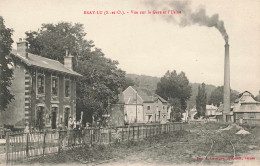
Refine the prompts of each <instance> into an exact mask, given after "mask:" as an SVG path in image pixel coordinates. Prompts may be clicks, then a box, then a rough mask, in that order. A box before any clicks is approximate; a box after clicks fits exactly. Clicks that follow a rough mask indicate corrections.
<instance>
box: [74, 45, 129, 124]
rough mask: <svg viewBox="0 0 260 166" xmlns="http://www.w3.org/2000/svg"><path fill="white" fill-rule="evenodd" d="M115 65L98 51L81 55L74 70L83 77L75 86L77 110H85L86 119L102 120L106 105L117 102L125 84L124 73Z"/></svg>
mask: <svg viewBox="0 0 260 166" xmlns="http://www.w3.org/2000/svg"><path fill="white" fill-rule="evenodd" d="M117 65H118V62H117V61H112V60H111V59H107V58H105V57H104V54H103V53H102V52H101V50H100V49H96V50H95V51H93V52H90V53H86V54H82V55H81V57H80V58H79V63H78V65H77V66H76V68H75V70H76V71H77V72H79V73H81V74H82V75H83V76H84V77H83V78H82V79H81V81H79V82H78V84H77V110H79V111H80V110H86V111H87V116H88V117H92V116H94V117H95V119H96V120H98V119H100V120H103V117H102V115H103V114H104V112H105V111H106V109H107V107H108V105H109V104H110V103H116V102H117V101H118V94H119V93H120V91H121V90H122V88H123V86H124V84H125V82H126V80H125V72H124V71H122V70H120V69H118V68H117ZM86 101H87V102H86ZM85 115H86V114H85ZM87 120H88V122H91V121H92V120H91V119H90V118H89V119H87ZM83 123H84V122H83Z"/></svg>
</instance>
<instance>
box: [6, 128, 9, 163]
mask: <svg viewBox="0 0 260 166" xmlns="http://www.w3.org/2000/svg"><path fill="white" fill-rule="evenodd" d="M8 153H9V132H7V133H6V164H7V163H8V160H9V158H8V157H9V156H8Z"/></svg>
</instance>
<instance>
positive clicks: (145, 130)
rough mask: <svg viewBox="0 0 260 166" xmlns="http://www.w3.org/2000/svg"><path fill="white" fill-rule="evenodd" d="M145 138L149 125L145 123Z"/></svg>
mask: <svg viewBox="0 0 260 166" xmlns="http://www.w3.org/2000/svg"><path fill="white" fill-rule="evenodd" d="M145 138H147V125H145Z"/></svg>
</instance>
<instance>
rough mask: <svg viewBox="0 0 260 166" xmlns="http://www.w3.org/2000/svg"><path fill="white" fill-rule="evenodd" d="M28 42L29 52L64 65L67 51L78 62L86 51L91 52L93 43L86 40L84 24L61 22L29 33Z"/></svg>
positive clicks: (44, 25) (46, 25)
mask: <svg viewBox="0 0 260 166" xmlns="http://www.w3.org/2000/svg"><path fill="white" fill-rule="evenodd" d="M25 34H26V40H27V41H28V42H29V43H30V46H29V49H28V52H30V53H32V54H36V55H41V56H44V57H46V58H50V59H54V60H58V61H60V62H61V63H63V57H64V55H65V50H66V49H68V50H69V51H70V53H71V55H72V56H74V57H76V60H77V59H78V57H79V56H80V54H81V53H82V52H84V51H87V52H89V51H90V50H89V49H91V47H93V46H94V45H93V41H91V40H90V41H87V40H85V39H84V37H85V35H86V33H85V32H84V26H83V24H79V23H77V24H74V25H73V24H71V23H67V22H61V23H58V24H56V25H55V24H42V27H41V28H40V29H39V30H38V31H27V32H26V33H25Z"/></svg>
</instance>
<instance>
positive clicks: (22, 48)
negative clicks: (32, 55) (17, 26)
mask: <svg viewBox="0 0 260 166" xmlns="http://www.w3.org/2000/svg"><path fill="white" fill-rule="evenodd" d="M16 43H17V54H19V55H20V56H22V57H24V58H28V53H27V52H26V50H27V49H28V42H27V41H26V40H23V39H22V38H20V39H19V41H18V42H16Z"/></svg>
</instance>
